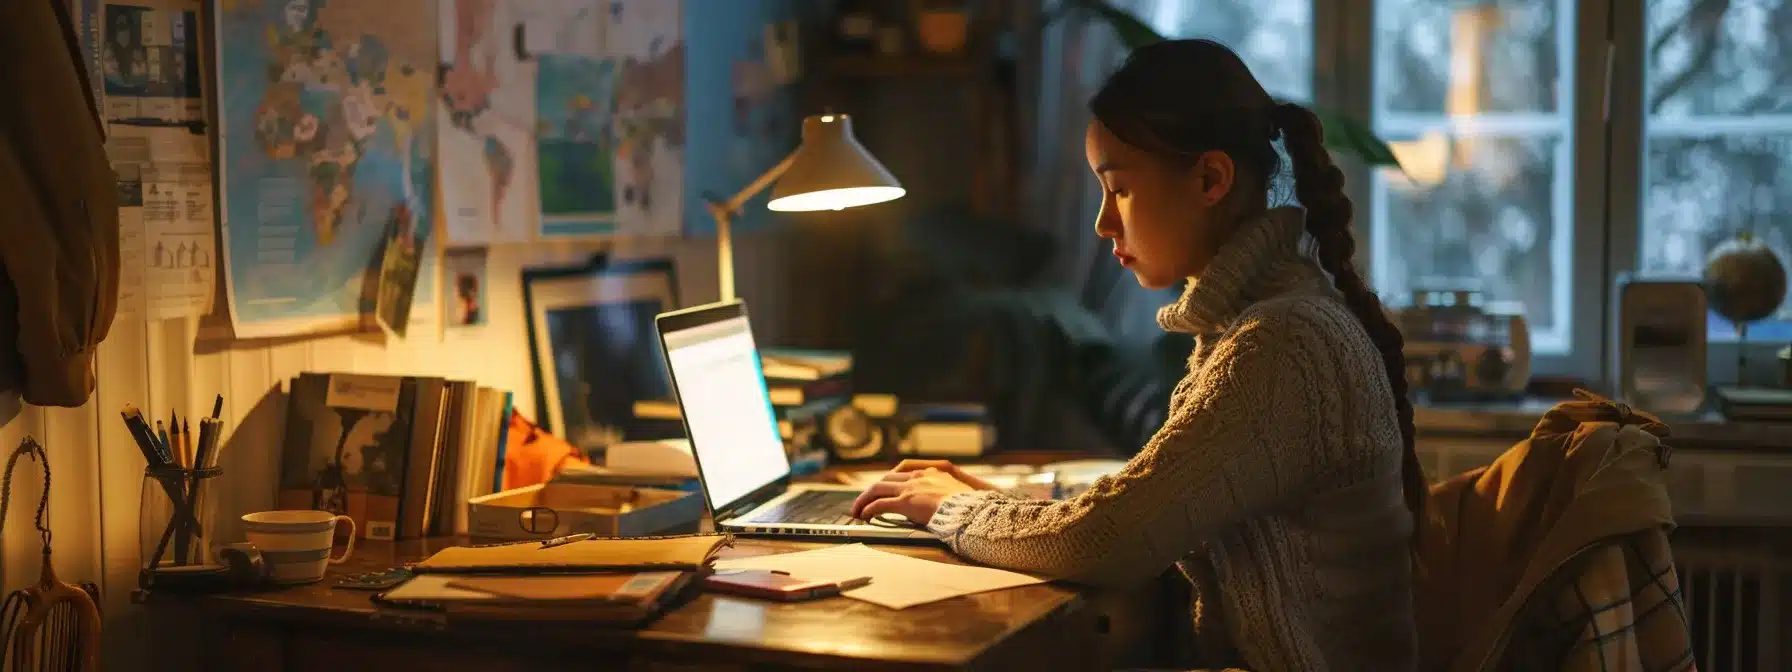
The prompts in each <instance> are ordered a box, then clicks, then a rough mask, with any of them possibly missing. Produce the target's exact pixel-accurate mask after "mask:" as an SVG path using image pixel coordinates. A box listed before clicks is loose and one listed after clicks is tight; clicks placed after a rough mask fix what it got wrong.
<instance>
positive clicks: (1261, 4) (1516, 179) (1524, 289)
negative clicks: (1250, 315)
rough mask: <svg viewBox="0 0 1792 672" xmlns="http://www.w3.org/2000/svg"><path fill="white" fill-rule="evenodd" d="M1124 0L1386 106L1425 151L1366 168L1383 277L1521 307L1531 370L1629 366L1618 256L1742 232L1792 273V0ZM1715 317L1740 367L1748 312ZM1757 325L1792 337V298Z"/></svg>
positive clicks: (1397, 134) (1673, 260)
mask: <svg viewBox="0 0 1792 672" xmlns="http://www.w3.org/2000/svg"><path fill="white" fill-rule="evenodd" d="M1123 4H1127V5H1129V6H1130V7H1131V8H1132V9H1134V10H1136V11H1138V12H1139V13H1140V14H1141V16H1143V17H1145V18H1146V19H1147V20H1148V21H1150V22H1151V23H1153V25H1154V26H1156V27H1157V28H1159V29H1160V30H1163V31H1164V32H1165V33H1166V34H1171V35H1176V36H1208V37H1213V38H1215V39H1218V40H1220V41H1222V42H1225V43H1226V44H1228V45H1230V46H1232V47H1233V48H1235V49H1237V50H1238V51H1239V52H1240V54H1241V55H1243V56H1244V58H1245V61H1246V62H1247V63H1248V64H1250V66H1251V69H1252V71H1253V72H1255V73H1257V75H1258V77H1259V78H1260V79H1261V80H1263V82H1264V85H1265V86H1266V87H1267V88H1269V89H1270V91H1271V92H1272V93H1274V94H1276V95H1278V96H1283V97H1287V98H1293V99H1299V100H1313V99H1315V98H1318V101H1317V102H1320V103H1322V104H1324V105H1325V106H1326V107H1329V108H1331V109H1334V110H1339V111H1343V112H1347V113H1354V114H1356V115H1358V116H1361V117H1363V118H1367V119H1370V120H1372V122H1373V126H1374V127H1375V130H1376V132H1377V133H1378V134H1379V135H1381V136H1382V137H1383V138H1386V139H1388V140H1389V141H1391V142H1392V143H1393V144H1394V145H1395V151H1396V154H1397V155H1399V156H1400V158H1401V161H1402V163H1403V164H1404V167H1405V168H1406V170H1405V171H1404V172H1403V173H1402V172H1391V171H1380V172H1376V173H1369V172H1360V173H1353V178H1352V179H1353V182H1355V183H1357V184H1360V185H1362V186H1360V187H1356V188H1357V189H1360V190H1361V191H1360V192H1359V193H1361V194H1362V196H1363V200H1364V201H1366V202H1364V203H1361V204H1359V208H1358V214H1359V225H1360V226H1361V227H1362V231H1361V234H1362V235H1363V237H1364V241H1365V247H1366V248H1368V249H1367V253H1368V254H1367V256H1368V259H1367V261H1368V263H1369V269H1370V275H1371V281H1372V283H1373V284H1374V285H1375V287H1376V288H1377V289H1378V290H1379V291H1380V292H1381V293H1382V295H1383V297H1384V298H1385V299H1387V300H1388V301H1389V303H1390V304H1392V305H1395V306H1399V305H1404V304H1406V303H1408V302H1409V301H1410V297H1411V295H1412V292H1413V291H1414V290H1417V289H1433V288H1463V287H1469V288H1476V289H1480V290H1482V291H1483V292H1484V293H1485V295H1486V296H1487V298H1488V299H1490V300H1491V301H1493V302H1494V305H1495V306H1496V307H1498V308H1500V309H1503V310H1510V311H1522V313H1523V314H1524V315H1525V317H1526V321H1527V322H1528V324H1529V327H1530V331H1531V345H1532V352H1533V361H1532V363H1533V367H1532V371H1533V373H1541V374H1567V375H1573V376H1575V377H1578V378H1582V379H1584V380H1587V381H1589V382H1592V383H1595V384H1598V383H1600V382H1603V381H1605V380H1607V379H1609V377H1610V372H1609V371H1607V370H1606V369H1607V367H1608V365H1609V359H1608V357H1609V356H1610V355H1611V347H1610V339H1611V335H1610V333H1609V329H1610V325H1609V321H1610V308H1611V307H1610V297H1611V296H1612V289H1613V280H1614V278H1615V277H1616V276H1617V275H1618V273H1620V272H1624V271H1632V270H1634V271H1637V272H1639V273H1642V274H1645V275H1652V276H1660V275H1677V276H1697V275H1699V274H1700V273H1701V271H1702V270H1703V268H1704V265H1705V259H1706V257H1707V255H1708V254H1709V253H1710V251H1711V250H1712V249H1713V248H1714V247H1715V246H1716V245H1718V244H1720V243H1722V242H1723V241H1725V240H1728V239H1731V238H1733V237H1735V236H1736V235H1737V234H1738V233H1739V232H1743V231H1747V232H1750V233H1752V234H1753V235H1754V236H1755V237H1757V238H1758V239H1760V240H1762V241H1764V242H1765V243H1766V244H1767V245H1768V246H1769V247H1770V248H1772V249H1773V250H1774V251H1775V252H1776V253H1777V254H1778V255H1779V256H1780V259H1781V262H1782V264H1784V265H1786V266H1787V267H1788V270H1789V271H1792V0H1648V1H1647V2H1634V1H1631V0H1325V1H1323V2H1322V1H1320V0H1132V1H1131V2H1129V3H1123ZM1316 84H1317V85H1316ZM1346 163H1348V162H1346ZM1359 178H1360V179H1359ZM1709 329H1710V336H1711V341H1712V342H1713V344H1714V348H1713V350H1712V353H1711V357H1710V362H1711V375H1712V376H1713V378H1712V380H1728V379H1729V376H1732V375H1734V374H1733V373H1732V372H1734V371H1735V367H1734V362H1735V361H1736V358H1735V356H1734V355H1735V347H1734V345H1733V343H1734V341H1735V340H1736V329H1735V327H1734V326H1733V325H1730V324H1728V323H1727V322H1726V321H1725V320H1723V319H1722V318H1718V317H1716V316H1713V317H1712V319H1711V321H1710V326H1709ZM1748 340H1749V341H1750V342H1751V343H1756V344H1759V345H1758V346H1751V349H1752V348H1755V347H1759V348H1761V349H1766V348H1768V347H1769V346H1768V345H1767V344H1774V345H1772V346H1771V347H1773V348H1776V349H1777V347H1779V346H1780V345H1784V343H1786V342H1787V341H1792V300H1787V301H1785V302H1783V303H1782V304H1781V308H1780V310H1779V312H1778V314H1777V315H1775V316H1774V317H1773V318H1770V319H1768V320H1764V321H1763V322H1760V323H1756V324H1754V325H1751V327H1750V329H1749V333H1748ZM1749 357H1750V361H1751V367H1750V368H1751V370H1752V369H1753V368H1754V367H1755V366H1757V365H1766V364H1769V363H1771V361H1770V360H1771V358H1768V357H1758V356H1757V355H1756V354H1752V353H1751V354H1749ZM1757 361H1758V362H1759V364H1755V362H1757Z"/></svg>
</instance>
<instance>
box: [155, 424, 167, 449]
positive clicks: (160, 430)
mask: <svg viewBox="0 0 1792 672" xmlns="http://www.w3.org/2000/svg"><path fill="white" fill-rule="evenodd" d="M156 438H159V439H161V441H162V445H164V446H166V445H168V428H167V427H165V426H163V425H162V421H161V420H157V421H156Z"/></svg>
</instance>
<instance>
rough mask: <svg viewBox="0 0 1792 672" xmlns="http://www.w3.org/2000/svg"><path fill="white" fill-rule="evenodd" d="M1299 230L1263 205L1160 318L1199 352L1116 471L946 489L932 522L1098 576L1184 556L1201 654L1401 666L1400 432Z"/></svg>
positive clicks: (961, 536)
mask: <svg viewBox="0 0 1792 672" xmlns="http://www.w3.org/2000/svg"><path fill="white" fill-rule="evenodd" d="M1310 241H1311V239H1310V238H1308V237H1306V235H1305V234H1304V232H1303V214H1302V212H1301V211H1300V210H1297V209H1292V208H1278V209H1275V210H1272V211H1270V213H1269V214H1268V215H1267V216H1266V217H1264V218H1263V219H1262V220H1259V221H1256V222H1252V223H1249V224H1246V225H1245V226H1244V227H1243V228H1241V229H1240V230H1239V232H1238V233H1237V235H1235V236H1233V238H1232V240H1231V241H1229V242H1228V243H1227V244H1226V245H1225V246H1224V247H1223V248H1222V249H1221V251H1220V253H1219V254H1218V255H1217V256H1216V258H1215V259H1214V261H1213V263H1212V264H1211V265H1210V266H1209V267H1208V269H1207V271H1206V272H1204V273H1203V274H1202V275H1201V278H1200V279H1199V281H1198V282H1190V283H1189V288H1188V290H1187V291H1186V292H1185V293H1184V294H1183V296H1182V298H1181V299H1180V300H1179V301H1177V302H1176V303H1174V304H1172V305H1169V306H1166V307H1164V308H1163V309H1162V310H1161V311H1159V313H1158V322H1159V324H1161V325H1162V326H1163V328H1164V329H1167V330H1170V331H1178V332H1185V333H1190V334H1194V335H1195V336H1196V344H1195V352H1194V355H1193V356H1192V357H1191V358H1190V359H1189V366H1188V374H1187V375H1186V376H1185V377H1184V378H1183V379H1182V382H1181V383H1180V384H1178V385H1177V387H1176V390H1175V393H1174V394H1173V396H1172V397H1171V399H1170V413H1169V418H1168V420H1167V421H1165V423H1164V426H1163V428H1162V429H1159V430H1158V432H1157V435H1156V436H1154V437H1152V439H1151V441H1150V442H1149V443H1147V444H1146V445H1145V447H1144V449H1143V450H1141V451H1139V453H1138V455H1136V456H1135V457H1133V458H1132V460H1131V461H1130V462H1129V463H1127V465H1126V467H1125V469H1123V470H1122V471H1121V472H1120V473H1119V474H1117V475H1116V476H1113V477H1107V478H1103V479H1101V480H1100V481H1098V482H1096V484H1095V485H1094V486H1093V487H1091V488H1090V489H1089V490H1088V491H1087V492H1085V493H1084V494H1082V495H1080V496H1078V497H1076V498H1074V499H1070V500H1064V501H1044V500H1027V499H1019V498H1015V497H1013V496H1011V495H1009V494H1007V493H1002V492H988V491H985V492H971V493H961V494H958V495H953V496H951V497H949V498H947V499H946V500H945V502H944V503H942V504H941V505H940V508H939V511H938V512H937V513H935V514H934V517H933V520H932V521H931V522H930V523H929V525H928V527H929V529H931V530H932V531H933V533H934V534H936V535H938V536H939V537H940V538H941V539H944V540H946V541H947V542H948V543H950V544H951V546H952V549H953V550H954V551H956V552H957V553H958V554H959V555H962V556H964V557H966V558H969V559H971V560H974V561H977V562H981V563H984V564H989V565H995V566H1000V567H1007V568H1012V569H1016V570H1021V571H1028V572H1036V573H1041V574H1044V575H1047V576H1050V577H1052V578H1058V579H1067V580H1072V581H1077V582H1082V583H1091V584H1096V585H1128V584H1138V583H1140V582H1143V581H1146V580H1148V579H1150V578H1151V577H1154V576H1157V575H1158V574H1159V573H1160V572H1161V571H1162V570H1163V569H1164V568H1166V567H1168V566H1169V565H1170V564H1171V563H1176V564H1177V565H1178V566H1179V567H1180V568H1181V569H1182V572H1183V574H1185V575H1186V576H1188V577H1189V579H1190V580H1191V581H1193V582H1194V586H1195V591H1194V592H1195V594H1196V600H1195V605H1194V609H1195V630H1196V632H1195V635H1196V637H1197V641H1198V642H1199V643H1200V645H1201V652H1202V656H1203V660H1202V663H1203V664H1206V665H1221V664H1224V665H1232V666H1245V667H1249V668H1251V669H1253V670H1258V671H1261V672H1282V671H1288V672H1293V671H1297V670H1304V671H1324V670H1405V669H1411V668H1412V667H1413V665H1414V664H1415V662H1414V661H1415V659H1416V655H1417V644H1416V636H1415V634H1414V629H1415V628H1414V623H1413V615H1412V576H1411V570H1410V565H1409V559H1408V558H1409V556H1408V536H1409V534H1410V532H1411V529H1412V521H1411V516H1410V515H1409V514H1408V512H1407V510H1406V508H1405V505H1404V503H1403V500H1402V498H1401V492H1400V464H1401V439H1400V428H1399V425H1398V422H1397V420H1396V419H1395V413H1394V404H1393V399H1392V396H1391V392H1390V391H1389V388H1388V381H1387V375H1386V372H1385V369H1384V367H1383V365H1382V361H1381V355H1380V354H1379V352H1378V351H1377V349H1376V347H1375V345H1374V343H1373V342H1372V341H1371V340H1370V339H1369V336H1368V333H1367V332H1366V331H1364V329H1363V327H1362V325H1361V323H1360V322H1358V321H1357V319H1356V317H1355V316H1354V315H1352V314H1351V312H1350V310H1349V309H1348V308H1347V307H1346V306H1345V305H1344V303H1343V299H1342V297H1341V296H1339V295H1338V293H1337V290H1336V289H1334V288H1333V287H1332V285H1331V282H1330V278H1329V277H1328V276H1326V274H1325V273H1324V272H1323V271H1322V270H1320V268H1319V266H1318V265H1317V263H1316V262H1315V261H1314V260H1313V258H1312V256H1311V254H1310Z"/></svg>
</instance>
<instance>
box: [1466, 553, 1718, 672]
mask: <svg viewBox="0 0 1792 672" xmlns="http://www.w3.org/2000/svg"><path fill="white" fill-rule="evenodd" d="M1536 598H1537V599H1534V600H1533V601H1532V603H1531V604H1529V605H1527V607H1526V609H1525V611H1523V612H1521V613H1520V615H1519V617H1518V618H1517V619H1515V621H1514V623H1513V625H1512V631H1511V640H1510V642H1511V643H1510V645H1508V646H1507V647H1506V650H1505V655H1504V656H1503V659H1502V660H1501V661H1500V664H1499V669H1508V670H1563V671H1571V672H1615V671H1618V670H1623V671H1630V670H1640V671H1649V672H1654V671H1656V670H1661V671H1664V672H1666V671H1671V672H1680V671H1682V670H1696V669H1697V666H1696V665H1695V664H1694V661H1693V649H1692V640H1691V636H1690V629H1689V627H1688V623H1687V620H1686V602H1685V599H1684V596H1683V595H1682V593H1681V591H1680V581H1679V577H1677V576H1676V575H1675V573H1674V556H1673V553H1672V551H1670V550H1669V548H1668V541H1667V535H1665V534H1663V533H1661V532H1658V531H1649V532H1642V533H1638V534H1634V535H1630V536H1627V537H1622V538H1619V539H1614V540H1611V541H1608V542H1606V543H1603V544H1600V545H1599V546H1596V547H1594V548H1592V549H1589V550H1588V551H1587V552H1586V553H1584V554H1583V555H1582V556H1581V557H1580V558H1578V559H1576V560H1575V562H1574V563H1572V564H1571V565H1569V566H1568V567H1564V568H1563V570H1562V571H1561V572H1559V574H1558V575H1557V576H1556V577H1555V578H1554V579H1553V580H1552V581H1551V582H1550V583H1548V584H1546V585H1545V586H1543V587H1540V589H1539V590H1538V592H1537V594H1536Z"/></svg>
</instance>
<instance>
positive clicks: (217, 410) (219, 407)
mask: <svg viewBox="0 0 1792 672" xmlns="http://www.w3.org/2000/svg"><path fill="white" fill-rule="evenodd" d="M223 413H224V395H222V394H220V395H218V398H217V399H216V400H214V401H213V402H212V419H213V420H217V419H218V416H219V415H222V414H223ZM199 431H201V432H203V431H205V426H204V425H203V424H202V425H201V426H200V427H199Z"/></svg>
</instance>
